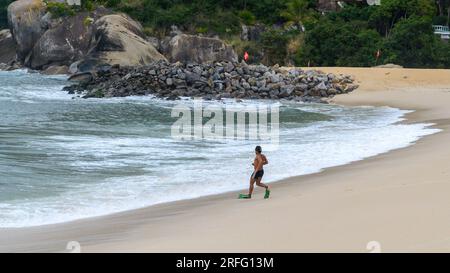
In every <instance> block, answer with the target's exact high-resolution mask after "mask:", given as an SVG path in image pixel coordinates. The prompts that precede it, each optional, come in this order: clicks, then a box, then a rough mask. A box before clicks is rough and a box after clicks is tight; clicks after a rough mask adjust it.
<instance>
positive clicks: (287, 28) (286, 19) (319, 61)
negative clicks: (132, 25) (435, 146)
mask: <svg viewBox="0 0 450 273" xmlns="http://www.w3.org/2000/svg"><path fill="white" fill-rule="evenodd" d="M10 2H12V1H10V0H0V26H2V27H5V26H6V21H7V20H6V7H7V5H8V4H9V3H10ZM97 5H104V6H106V7H109V8H112V9H114V10H117V11H122V12H125V13H128V14H129V15H131V16H132V17H133V18H135V19H136V20H138V21H140V22H141V23H142V25H143V26H144V30H145V33H146V34H148V35H153V36H158V37H159V38H162V37H163V36H165V35H167V34H168V33H169V31H170V28H171V26H172V25H176V26H178V27H179V28H180V29H181V30H182V31H184V32H188V33H194V34H201V35H219V36H220V37H221V38H222V39H225V40H226V41H228V42H229V43H231V44H232V45H233V46H234V48H235V50H236V51H237V53H238V54H239V55H240V56H242V55H243V53H244V52H245V51H247V52H249V54H250V59H251V61H252V62H263V63H265V64H276V63H278V64H280V65H283V64H296V65H301V66H306V65H308V64H309V65H315V66H337V65H339V66H373V65H378V64H384V63H390V62H392V63H396V64H399V65H403V66H406V67H447V68H450V45H449V44H448V43H445V42H443V41H441V40H440V38H439V37H437V36H436V35H434V34H433V30H432V28H431V25H432V24H440V25H449V20H450V0H381V5H380V6H367V5H363V4H361V2H357V1H355V2H354V3H353V4H347V5H346V6H345V7H344V8H343V9H341V10H339V11H337V12H328V13H325V14H322V13H321V12H319V11H318V7H317V1H316V0H82V6H81V7H78V8H74V7H68V6H67V5H65V4H55V3H52V4H51V3H49V9H50V11H51V12H52V13H53V14H54V16H70V15H71V14H73V13H74V12H77V11H79V10H83V11H86V10H87V11H89V10H93V9H95V7H96V6H97ZM85 23H86V24H88V23H89V22H88V21H86V22H85ZM243 24H245V25H248V26H255V27H260V26H263V29H265V32H264V33H263V34H261V35H260V37H259V39H256V40H252V41H242V40H241V39H240V33H241V26H242V25H243ZM377 53H379V54H377Z"/></svg>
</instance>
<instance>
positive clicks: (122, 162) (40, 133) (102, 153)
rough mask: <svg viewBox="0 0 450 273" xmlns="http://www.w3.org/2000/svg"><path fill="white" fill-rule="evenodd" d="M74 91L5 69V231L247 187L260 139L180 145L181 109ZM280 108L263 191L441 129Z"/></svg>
mask: <svg viewBox="0 0 450 273" xmlns="http://www.w3.org/2000/svg"><path fill="white" fill-rule="evenodd" d="M66 84H67V83H66V79H65V77H62V76H42V75H39V74H30V73H27V72H25V71H14V72H0V228H8V227H27V226H38V225H45V224H52V223H60V222H66V221H72V220H76V219H82V218H86V217H93V216H100V215H105V214H110V213H114V212H120V211H126V210H130V209H135V208H140V207H145V206H149V205H152V204H158V203H163V202H169V201H175V200H181V199H188V198H195V197H200V196H205V195H209V194H216V193H222V192H227V191H233V190H240V189H242V190H244V189H246V188H247V186H248V180H249V176H250V174H251V172H252V166H251V162H252V159H253V157H254V152H253V149H254V146H255V145H257V144H259V143H258V141H255V140H233V139H225V140H220V139H218V140H190V141H186V140H184V141H183V140H177V139H174V138H172V137H171V126H172V125H173V123H174V122H175V121H176V120H177V119H176V118H172V117H171V109H172V107H173V106H174V105H175V104H178V103H180V102H167V101H162V100H158V99H155V98H151V97H130V98H113V99H89V100H84V99H80V98H73V96H72V95H69V94H67V93H66V92H63V91H61V88H62V87H63V86H64V85H66ZM181 103H185V104H186V105H190V104H192V102H191V101H189V100H187V101H184V102H181ZM227 103H228V104H234V103H235V102H232V101H229V102H227ZM273 103H275V102H269V101H245V102H244V104H256V105H258V106H261V105H265V104H273ZM209 104H210V105H211V104H212V105H214V104H217V105H219V106H220V105H223V103H221V102H209ZM277 104H278V105H279V107H280V130H279V131H280V140H279V147H278V149H272V150H269V151H266V155H267V157H268V159H269V161H270V164H269V165H267V166H266V167H265V169H266V175H265V177H264V181H265V182H276V181H277V180H280V179H283V178H287V177H291V176H297V175H304V174H310V173H315V172H320V171H321V170H323V169H324V168H327V167H332V166H339V165H343V164H348V163H350V162H353V161H357V160H361V159H364V158H367V157H371V156H375V155H377V154H380V153H384V152H387V151H390V150H393V149H397V148H401V147H406V146H408V145H411V144H413V143H414V142H415V141H417V140H418V139H420V138H421V137H423V136H426V135H430V134H433V133H436V132H438V130H437V129H432V128H430V124H412V125H406V124H402V123H399V121H401V120H403V116H404V115H405V114H406V113H407V111H402V110H399V109H394V108H389V107H368V106H365V107H343V106H337V105H317V104H300V103H288V102H281V103H278V102H277ZM263 149H264V147H263Z"/></svg>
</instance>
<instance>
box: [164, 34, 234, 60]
mask: <svg viewBox="0 0 450 273" xmlns="http://www.w3.org/2000/svg"><path fill="white" fill-rule="evenodd" d="M165 53H166V56H167V57H168V58H169V60H170V61H171V62H183V63H189V62H195V63H212V62H219V61H230V62H237V61H238V56H237V54H236V52H234V50H233V48H232V47H231V46H230V45H227V44H226V43H225V42H223V41H222V40H220V39H216V38H207V37H200V36H194V35H187V34H179V35H176V36H175V37H173V38H172V39H171V40H170V42H169V44H168V46H167V48H166V49H165Z"/></svg>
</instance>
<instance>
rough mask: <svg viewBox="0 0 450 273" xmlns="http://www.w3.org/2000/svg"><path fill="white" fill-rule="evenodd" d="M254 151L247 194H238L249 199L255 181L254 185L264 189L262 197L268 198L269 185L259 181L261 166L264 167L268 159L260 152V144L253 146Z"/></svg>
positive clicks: (262, 170) (261, 174)
mask: <svg viewBox="0 0 450 273" xmlns="http://www.w3.org/2000/svg"><path fill="white" fill-rule="evenodd" d="M255 153H256V157H255V160H254V161H253V164H252V165H253V167H254V171H253V174H252V176H251V178H250V188H249V190H248V195H245V194H241V195H240V196H239V197H240V198H241V199H251V198H252V194H253V189H254V188H255V183H256V186H258V187H262V188H265V189H266V194H265V195H264V199H268V198H269V196H270V189H269V186H267V185H266V184H263V183H261V180H262V178H263V176H264V168H263V167H264V165H267V164H269V161H268V160H267V157H266V156H265V155H264V154H262V148H261V146H257V147H256V148H255Z"/></svg>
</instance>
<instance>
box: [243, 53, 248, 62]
mask: <svg viewBox="0 0 450 273" xmlns="http://www.w3.org/2000/svg"><path fill="white" fill-rule="evenodd" d="M248 58H249V55H248V52H247V51H245V53H244V61H245V62H248Z"/></svg>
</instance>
